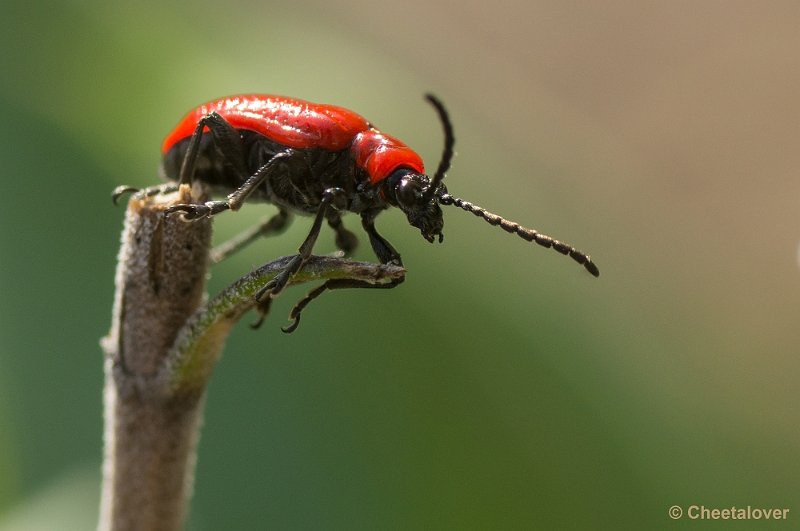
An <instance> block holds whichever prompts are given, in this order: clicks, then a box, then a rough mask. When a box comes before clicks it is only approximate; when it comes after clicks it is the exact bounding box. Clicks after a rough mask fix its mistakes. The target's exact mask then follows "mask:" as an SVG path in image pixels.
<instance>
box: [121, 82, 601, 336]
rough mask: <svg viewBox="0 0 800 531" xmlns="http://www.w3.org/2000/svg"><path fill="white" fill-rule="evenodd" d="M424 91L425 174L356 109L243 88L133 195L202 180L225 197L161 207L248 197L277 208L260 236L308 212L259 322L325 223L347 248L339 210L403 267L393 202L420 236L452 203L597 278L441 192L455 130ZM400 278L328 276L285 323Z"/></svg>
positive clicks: (181, 135)
mask: <svg viewBox="0 0 800 531" xmlns="http://www.w3.org/2000/svg"><path fill="white" fill-rule="evenodd" d="M426 98H427V100H428V102H430V103H431V104H432V105H433V107H434V108H435V109H436V112H437V113H438V115H439V119H440V120H441V122H442V125H443V128H444V137H445V142H444V144H445V145H444V151H443V153H442V158H441V160H440V162H439V166H438V168H437V169H436V171H435V173H434V174H433V176H432V177H429V176H428V175H427V174H426V173H425V167H424V164H423V162H422V159H421V158H420V156H419V155H418V154H417V153H416V152H415V151H414V150H412V149H411V148H410V147H408V146H407V145H406V144H404V143H403V142H402V141H400V140H398V139H397V138H394V137H392V136H390V135H388V134H385V133H382V132H381V131H379V130H378V129H377V128H375V127H374V126H373V125H372V124H370V123H369V122H368V121H367V120H365V119H364V118H362V117H361V116H359V115H358V114H356V113H354V112H353V111H350V110H347V109H344V108H341V107H336V106H333V105H322V104H316V103H310V102H307V101H303V100H299V99H294V98H287V97H282V96H269V95H263V94H246V95H239V96H231V97H227V98H221V99H217V100H214V101H211V102H208V103H205V104H203V105H201V106H199V107H197V108H195V109H194V110H192V111H191V112H189V113H188V114H187V115H186V116H185V117H184V118H183V119H182V120H181V121H180V123H178V125H177V126H176V127H175V128H174V129H173V131H172V132H171V133H170V134H169V135H168V136H167V138H166V139H165V141H164V144H163V147H162V154H163V160H162V163H161V168H160V173H161V176H162V178H163V179H165V180H167V181H168V182H169V183H171V184H169V185H166V186H162V187H153V188H150V189H146V190H143V191H141V192H139V193H144V194H148V193H156V192H158V191H165V190H172V189H175V187H176V185H177V184H181V183H191V182H193V181H199V182H201V183H203V184H205V185H206V186H208V187H209V188H210V189H211V191H212V192H216V193H219V194H222V195H226V198H225V200H222V201H208V202H206V203H205V204H198V205H194V204H192V205H190V204H181V205H175V206H172V207H170V208H169V209H167V215H169V214H172V213H176V212H177V213H180V214H181V215H183V217H184V218H185V219H187V220H196V219H201V218H204V217H209V216H213V215H215V214H218V213H220V212H223V211H225V210H238V209H239V208H240V207H241V206H242V204H243V203H244V202H245V200H251V201H262V202H268V203H272V204H273V205H275V206H276V207H277V208H278V213H277V214H275V216H273V217H272V218H271V219H270V220H269V221H268V222H266V223H264V224H263V225H262V226H261V227H259V229H258V232H259V233H261V234H269V233H277V232H280V231H281V230H283V229H284V228H285V226H286V225H287V223H288V222H289V220H290V218H291V215H292V214H301V215H310V216H313V217H314V221H313V224H312V226H311V230H310V232H309V234H308V236H307V237H306V239H305V241H303V243H302V244H301V245H300V248H299V250H298V254H297V255H295V256H294V257H293V258H292V260H291V262H290V263H289V265H288V266H287V267H286V269H285V270H284V271H282V272H281V273H280V274H278V275H277V276H276V277H275V278H274V279H273V280H272V281H270V282H269V283H267V284H266V285H265V286H264V287H263V288H262V289H261V290H260V291H259V292H258V293H257V294H256V302H257V304H258V308H259V311H260V312H261V319H260V320H259V322H258V323H257V324H260V323H261V322H262V321H263V318H264V316H265V315H266V313H267V311H268V310H269V305H270V302H271V301H272V299H273V298H275V297H276V296H277V295H278V294H279V293H280V292H281V291H282V290H283V288H284V287H285V286H286V284H287V282H288V281H289V279H290V278H291V276H292V275H293V274H295V273H297V272H298V271H300V269H301V268H302V267H303V264H304V263H305V261H306V260H308V258H309V256H311V251H312V249H313V247H314V243H315V241H316V239H317V236H318V235H319V232H320V229H321V227H322V222H323V221H326V222H327V223H328V225H329V226H330V227H331V228H332V229H333V230H334V231H335V233H336V245H337V246H338V247H339V248H340V249H341V250H342V251H343V252H344V253H345V254H346V255H347V254H350V253H351V252H352V251H353V249H354V248H355V246H356V243H357V240H356V237H355V235H354V234H353V233H352V232H350V231H349V230H347V229H345V228H344V226H343V225H342V220H341V216H342V214H343V213H345V212H353V213H356V214H358V215H359V216H360V217H361V225H362V227H363V228H364V230H365V232H366V233H367V236H368V237H369V242H370V245H371V246H372V249H373V251H374V252H375V254H376V255H377V257H378V259H379V260H380V261H381V263H393V264H396V265H402V260H401V258H400V254H399V253H398V252H397V250H396V249H395V248H394V247H392V245H391V244H390V243H389V242H388V241H386V239H385V238H383V237H382V236H381V235H380V234H378V232H377V230H376V229H375V217H376V216H377V215H378V214H379V213H380V212H382V211H383V210H385V209H387V208H389V207H397V208H399V209H400V210H402V211H403V213H405V215H406V217H407V218H408V222H409V223H410V224H411V225H412V226H414V227H416V228H417V229H419V231H420V232H421V233H422V236H423V237H424V238H425V239H426V240H428V241H429V242H433V241H435V240H436V239H438V240H439V241H440V242H441V241H442V227H443V225H444V222H443V220H442V210H441V208H440V205H454V206H457V207H459V208H461V209H463V210H466V211H467V212H472V213H473V214H475V215H476V216H478V217H480V218H482V219H484V220H485V221H486V222H488V223H489V224H491V225H499V226H500V227H501V228H502V229H504V230H505V231H507V232H510V233H515V234H517V235H518V236H520V237H521V238H523V239H525V240H527V241H533V242H536V243H538V244H539V245H542V246H544V247H550V248H552V249H555V250H556V251H558V252H559V253H561V254H563V255H567V256H570V257H572V258H573V259H574V260H575V261H576V262H578V263H579V264H581V265H583V267H584V268H585V269H586V270H587V271H588V272H589V273H591V274H592V275H594V276H599V275H600V271H599V270H598V268H597V266H596V265H595V264H594V262H592V260H591V258H590V257H589V255H587V254H585V253H583V252H581V251H579V250H577V249H575V248H574V247H572V246H571V245H568V244H566V243H563V242H560V241H558V240H555V239H553V238H551V237H549V236H546V235H544V234H541V233H539V232H537V231H535V230H533V229H528V228H525V227H523V226H521V225H519V224H518V223H515V222H513V221H509V220H507V219H505V218H503V217H501V216H498V215H496V214H492V213H491V212H488V211H487V210H486V209H484V208H481V207H479V206H476V205H474V204H472V203H469V202H467V201H464V200H462V199H459V198H457V197H454V196H452V195H450V194H449V193H448V191H447V188H446V187H445V185H444V183H443V182H442V181H443V179H444V177H445V173H446V172H447V170H448V169H449V167H450V160H451V159H452V156H453V144H454V142H455V139H454V136H453V127H452V125H451V123H450V118H449V116H448V113H447V111H446V110H445V108H444V105H443V104H442V103H441V102H440V101H439V99H438V98H436V97H435V96H433V95H431V94H428V95H427V96H426ZM129 191H136V190H135V189H132V188H130V187H126V186H120V187H118V188H117V189H116V190H115V192H114V200H115V201H116V200H117V198H118V197H119V196H120V195H121V194H123V193H125V192H129ZM402 281H403V279H402V278H401V279H398V280H394V281H392V282H389V283H385V284H370V283H367V282H363V281H356V280H346V279H339V280H328V281H327V282H325V283H324V284H322V285H321V286H319V287H318V288H317V289H315V290H313V291H312V292H310V293H309V294H308V295H307V296H306V297H304V298H303V299H302V300H301V301H300V302H298V303H297V304H296V305H295V306H294V308H293V309H292V311H291V314H290V318H291V319H292V320H293V322H292V323H291V324H290V325H289V326H288V327H286V328H284V329H283V330H284V332H292V331H294V330H295V329H296V328H297V325H298V324H299V322H300V314H301V312H302V310H303V309H304V308H305V307H306V306H307V305H308V303H309V302H311V301H312V300H313V299H315V298H316V297H318V296H319V295H321V294H322V293H323V292H324V291H326V290H334V289H343V288H393V287H395V286H397V285H398V284H399V283H401V282H402ZM256 326H257V325H256Z"/></svg>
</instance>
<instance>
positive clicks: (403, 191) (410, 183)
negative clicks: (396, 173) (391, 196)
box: [395, 179, 422, 207]
mask: <svg viewBox="0 0 800 531" xmlns="http://www.w3.org/2000/svg"><path fill="white" fill-rule="evenodd" d="M395 194H396V196H397V202H398V203H400V204H401V205H402V206H404V207H412V206H414V205H416V204H417V203H418V202H419V200H420V198H421V197H422V185H421V184H420V183H419V182H418V181H414V180H411V179H401V180H400V182H399V183H398V184H397V188H395Z"/></svg>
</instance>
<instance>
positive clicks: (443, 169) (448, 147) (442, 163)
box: [424, 94, 456, 203]
mask: <svg viewBox="0 0 800 531" xmlns="http://www.w3.org/2000/svg"><path fill="white" fill-rule="evenodd" d="M425 99H426V100H428V102H429V103H430V104H431V105H433V107H434V108H435V109H436V112H437V113H438V114H439V120H440V121H441V122H442V127H443V128H444V150H443V151H442V158H441V160H439V167H438V168H436V173H434V174H433V179H431V184H430V186H428V190H427V191H426V192H425V200H424V202H426V203H427V202H428V201H430V200H431V198H432V197H433V194H435V193H436V189H437V188H438V187H439V184H440V183H441V182H442V179H444V174H445V173H447V170H449V169H450V161H451V160H452V158H453V145H454V144H455V142H456V138H455V136H453V124H452V123H451V122H450V115H448V114H447V109H445V108H444V104H443V103H442V102H441V100H439V98H437V97H436V96H434V95H433V94H425Z"/></svg>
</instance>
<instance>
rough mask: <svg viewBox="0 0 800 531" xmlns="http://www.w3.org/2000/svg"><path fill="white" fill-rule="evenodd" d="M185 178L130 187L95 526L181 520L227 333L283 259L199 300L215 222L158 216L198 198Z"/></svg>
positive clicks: (326, 274)
mask: <svg viewBox="0 0 800 531" xmlns="http://www.w3.org/2000/svg"><path fill="white" fill-rule="evenodd" d="M199 199H200V198H197V197H195V198H193V197H192V191H191V190H190V188H189V187H186V186H184V187H181V189H180V190H179V191H178V192H177V193H175V194H172V195H170V196H163V195H160V196H159V195H157V196H152V197H149V198H132V199H131V201H130V203H129V205H128V210H127V213H126V218H125V227H124V229H123V234H122V245H121V248H120V253H119V262H118V265H117V274H116V294H115V299H114V312H113V322H112V327H111V331H110V332H109V334H108V336H107V337H105V338H104V339H103V341H102V346H103V349H104V351H105V354H106V356H105V391H104V409H105V437H104V438H105V450H104V461H103V488H102V498H101V507H100V522H99V526H98V529H99V530H100V531H127V530H141V529H148V530H164V531H174V530H179V529H181V528H182V527H183V524H184V521H185V519H186V514H187V511H188V501H189V498H190V496H191V491H192V483H193V476H194V465H195V459H196V447H197V441H198V437H199V430H200V423H201V419H202V409H203V401H204V397H205V389H206V385H207V383H208V380H209V378H210V376H211V373H212V370H213V368H214V365H215V364H216V362H217V360H218V359H219V356H220V353H221V350H222V347H223V344H224V342H225V339H226V337H227V335H228V333H229V332H230V330H231V328H232V327H233V325H234V324H235V323H236V322H237V321H238V320H239V318H240V317H241V316H242V315H243V314H244V313H245V312H247V311H248V310H250V309H252V308H253V306H254V299H253V295H254V293H255V292H256V291H258V289H260V288H261V287H262V286H264V284H266V283H267V282H268V281H269V280H271V279H272V277H274V276H275V275H276V274H277V273H278V272H280V271H281V270H282V268H283V267H284V266H285V265H286V263H287V260H288V258H281V259H278V260H276V261H274V262H271V263H269V264H267V265H265V266H263V267H261V268H259V269H258V270H256V271H253V272H252V273H250V274H249V275H246V276H244V277H242V278H241V279H239V280H237V281H236V282H235V283H233V284H232V285H231V286H229V287H228V288H227V289H225V290H224V291H223V292H222V293H220V294H219V295H217V296H215V297H213V298H212V299H211V300H209V301H208V302H207V303H205V304H203V300H204V297H205V279H206V276H207V273H208V264H209V260H208V253H209V245H210V242H211V222H210V220H201V221H197V222H193V223H186V222H184V221H182V220H180V219H179V217H180V216H170V217H169V218H167V217H165V216H164V209H166V208H167V207H169V206H170V205H172V204H177V203H191V202H197V201H198V200H199ZM402 273H403V270H402V268H400V267H395V266H386V265H377V264H369V263H362V262H353V261H350V260H342V259H336V258H329V257H316V256H315V257H311V259H310V260H309V261H308V263H307V264H306V265H305V267H304V268H303V270H302V271H301V272H300V273H298V274H297V275H295V276H294V277H293V279H292V281H291V282H292V283H293V284H296V283H300V282H307V281H311V280H326V279H331V278H350V279H357V280H365V281H368V282H372V283H382V282H386V281H389V280H391V279H393V278H396V277H399V276H400V275H402Z"/></svg>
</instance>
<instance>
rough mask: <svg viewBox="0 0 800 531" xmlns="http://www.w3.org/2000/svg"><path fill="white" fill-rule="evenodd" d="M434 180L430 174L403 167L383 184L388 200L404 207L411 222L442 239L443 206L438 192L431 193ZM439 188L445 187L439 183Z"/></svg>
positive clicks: (430, 238) (428, 235)
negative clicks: (432, 180)
mask: <svg viewBox="0 0 800 531" xmlns="http://www.w3.org/2000/svg"><path fill="white" fill-rule="evenodd" d="M430 186H431V180H430V178H428V176H427V175H422V174H420V173H416V172H414V171H413V170H409V169H406V168H401V169H399V170H395V171H394V173H392V174H391V175H390V176H389V177H388V178H387V179H386V184H385V185H384V189H383V190H384V195H385V197H386V199H387V200H388V201H389V204H391V205H393V206H396V207H398V208H399V209H400V210H402V211H403V212H404V213H405V215H406V217H407V218H408V222H409V223H410V224H411V225H412V226H414V227H417V228H418V229H419V231H420V232H421V233H422V236H423V237H424V238H425V239H426V240H428V241H429V242H431V243H433V241H434V238H435V237H436V236H438V237H439V242H441V241H442V239H443V236H442V227H443V226H444V220H443V219H442V209H441V207H440V206H439V201H438V196H439V194H437V193H435V192H436V191H433V192H434V193H429V190H430ZM439 188H443V185H442V186H439Z"/></svg>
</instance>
